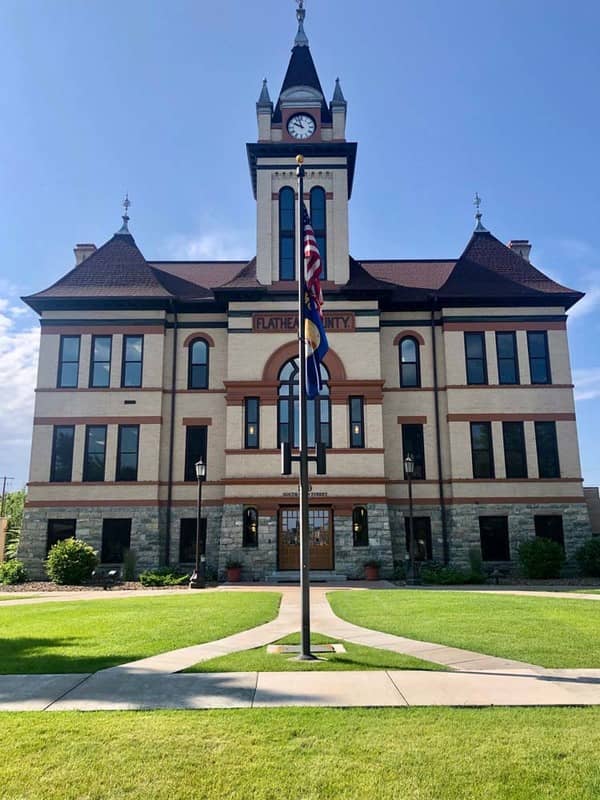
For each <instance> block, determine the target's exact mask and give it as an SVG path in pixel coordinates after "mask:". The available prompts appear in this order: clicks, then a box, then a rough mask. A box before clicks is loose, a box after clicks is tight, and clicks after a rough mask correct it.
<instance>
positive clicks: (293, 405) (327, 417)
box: [277, 358, 331, 447]
mask: <svg viewBox="0 0 600 800" xmlns="http://www.w3.org/2000/svg"><path fill="white" fill-rule="evenodd" d="M321 380H322V381H323V389H322V391H321V394H320V395H318V396H317V397H315V399H314V400H307V407H308V408H307V412H308V413H307V422H308V446H309V447H314V446H315V445H316V443H317V442H319V443H320V444H324V445H325V446H326V447H331V402H330V400H329V384H328V381H329V373H328V372H327V369H326V367H325V366H324V365H323V364H321ZM299 398H300V384H299V363H298V359H297V358H293V359H291V360H290V361H288V362H287V363H286V364H284V365H283V367H282V368H281V370H280V372H279V402H278V418H279V424H278V437H277V438H278V441H277V444H278V445H280V444H281V442H289V443H290V444H291V445H292V446H293V447H298V446H299V443H300V425H299V411H300V399H299Z"/></svg>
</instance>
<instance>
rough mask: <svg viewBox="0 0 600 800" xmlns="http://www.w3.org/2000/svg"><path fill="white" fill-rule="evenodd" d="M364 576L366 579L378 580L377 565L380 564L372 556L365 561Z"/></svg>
mask: <svg viewBox="0 0 600 800" xmlns="http://www.w3.org/2000/svg"><path fill="white" fill-rule="evenodd" d="M364 566H365V578H366V580H368V581H378V580H379V567H380V566H381V564H380V562H379V561H376V560H375V559H374V558H372V559H370V560H369V561H365V564H364Z"/></svg>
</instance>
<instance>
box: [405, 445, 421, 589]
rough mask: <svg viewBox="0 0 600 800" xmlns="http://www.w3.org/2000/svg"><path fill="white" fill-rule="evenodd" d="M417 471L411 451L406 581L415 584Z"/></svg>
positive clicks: (407, 461)
mask: <svg viewBox="0 0 600 800" xmlns="http://www.w3.org/2000/svg"><path fill="white" fill-rule="evenodd" d="M414 471H415V460H414V458H413V457H412V455H410V453H409V454H408V455H407V456H406V458H405V459H404V472H405V474H406V477H407V478H408V556H409V569H408V575H407V576H406V582H407V583H408V584H411V585H412V586H414V585H415V584H416V583H418V580H417V572H416V569H415V536H414V527H413V497H412V476H413V473H414Z"/></svg>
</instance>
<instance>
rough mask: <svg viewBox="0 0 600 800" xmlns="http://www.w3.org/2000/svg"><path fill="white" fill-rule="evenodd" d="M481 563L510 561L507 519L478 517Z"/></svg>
mask: <svg viewBox="0 0 600 800" xmlns="http://www.w3.org/2000/svg"><path fill="white" fill-rule="evenodd" d="M479 539H480V541H481V558H482V560H483V561H510V545H509V541H508V517H479Z"/></svg>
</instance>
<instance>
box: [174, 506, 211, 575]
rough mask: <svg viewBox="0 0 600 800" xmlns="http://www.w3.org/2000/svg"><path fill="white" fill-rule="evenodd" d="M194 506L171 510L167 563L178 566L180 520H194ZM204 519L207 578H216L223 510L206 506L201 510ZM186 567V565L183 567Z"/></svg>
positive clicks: (195, 512)
mask: <svg viewBox="0 0 600 800" xmlns="http://www.w3.org/2000/svg"><path fill="white" fill-rule="evenodd" d="M196 514H197V510H196V506H184V507H182V508H176V509H173V513H172V516H171V547H170V558H169V563H170V564H171V565H174V564H179V563H180V562H179V539H180V536H181V520H182V519H186V518H188V519H196ZM202 516H203V517H205V518H206V570H207V574H208V576H209V577H212V576H216V575H217V571H218V566H219V542H220V539H221V518H222V516H223V509H222V508H221V507H220V506H206V507H205V508H203V509H202ZM185 566H188V565H185Z"/></svg>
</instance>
